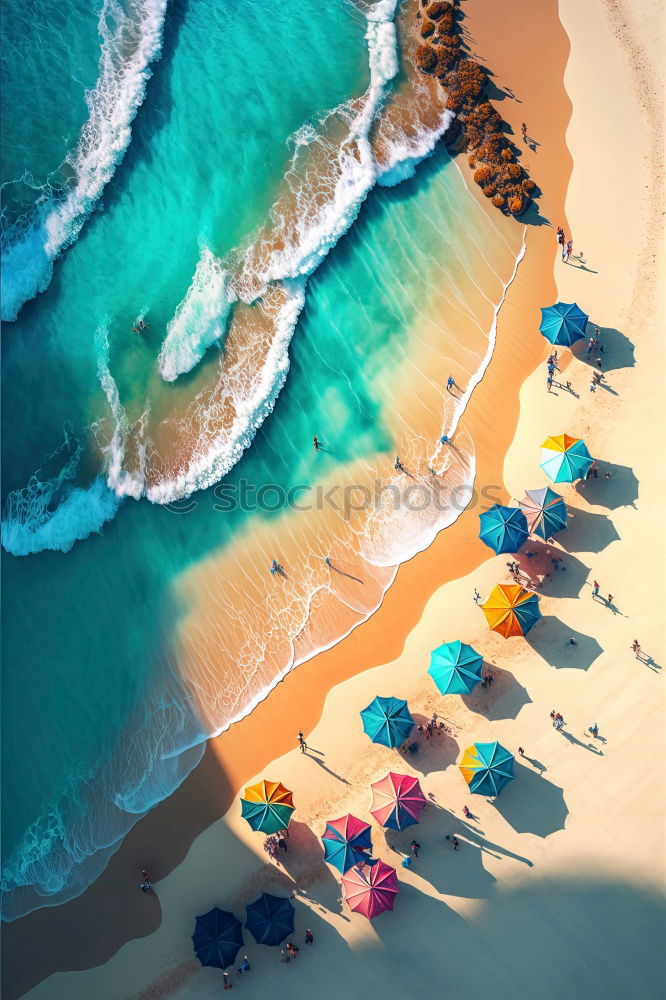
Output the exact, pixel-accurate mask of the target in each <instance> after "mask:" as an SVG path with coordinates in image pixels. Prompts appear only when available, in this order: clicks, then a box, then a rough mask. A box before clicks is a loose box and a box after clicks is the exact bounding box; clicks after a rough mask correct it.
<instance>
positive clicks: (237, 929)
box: [192, 906, 243, 969]
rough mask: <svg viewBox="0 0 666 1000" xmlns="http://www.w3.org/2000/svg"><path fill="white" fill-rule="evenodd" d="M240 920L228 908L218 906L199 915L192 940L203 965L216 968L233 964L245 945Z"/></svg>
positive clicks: (223, 967) (224, 967)
mask: <svg viewBox="0 0 666 1000" xmlns="http://www.w3.org/2000/svg"><path fill="white" fill-rule="evenodd" d="M241 928H242V925H241V922H240V920H237V919H236V917H235V916H234V915H233V913H229V912H228V911H227V910H219V909H218V908H217V906H215V907H213V909H212V910H209V911H208V913H204V914H203V916H201V917H197V919H196V925H195V928H194V934H193V935H192V941H193V943H194V953H195V955H196V956H197V958H198V959H199V961H200V962H201V964H202V965H213V966H215V968H216V969H226V967H227V966H228V965H231V963H232V962H233V960H234V959H235V958H236V955H237V954H238V949H239V948H241V947H242V945H243V931H242V929H241Z"/></svg>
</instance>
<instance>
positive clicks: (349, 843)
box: [321, 813, 372, 875]
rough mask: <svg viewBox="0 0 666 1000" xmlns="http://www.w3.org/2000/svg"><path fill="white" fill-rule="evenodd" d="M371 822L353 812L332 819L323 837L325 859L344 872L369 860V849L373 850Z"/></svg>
mask: <svg viewBox="0 0 666 1000" xmlns="http://www.w3.org/2000/svg"><path fill="white" fill-rule="evenodd" d="M370 832H371V831H370V824H369V823H364V822H363V820H361V819H357V818H356V816H352V815H351V813H347V815H346V816H342V817H341V818H340V819H331V820H329V821H328V823H327V824H326V830H325V831H324V835H323V837H322V838H321V839H322V843H323V845H324V861H327V862H328V863H329V865H333V867H334V868H337V869H338V871H339V872H342V874H343V875H344V873H345V872H346V871H349V869H350V868H353V867H354V865H357V864H359V863H361V862H363V861H367V859H368V855H367V853H366V852H367V851H371V850H372V843H371V842H370Z"/></svg>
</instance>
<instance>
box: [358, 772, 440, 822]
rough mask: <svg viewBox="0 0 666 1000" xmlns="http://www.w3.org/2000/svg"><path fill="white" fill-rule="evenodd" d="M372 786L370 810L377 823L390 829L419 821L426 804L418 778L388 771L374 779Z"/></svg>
mask: <svg viewBox="0 0 666 1000" xmlns="http://www.w3.org/2000/svg"><path fill="white" fill-rule="evenodd" d="M370 787H371V788H372V807H371V809H370V812H371V813H372V815H373V816H374V817H375V819H376V820H377V822H378V823H381V824H382V826H386V827H388V828H389V829H390V830H404V829H405V827H408V826H412V824H413V823H418V822H419V816H420V815H421V812H422V811H423V809H424V808H425V806H426V798H425V795H424V794H423V792H422V791H421V786H420V785H419V781H418V778H414V777H413V776H412V775H411V774H395V772H394V771H389V773H388V774H387V775H386V777H385V778H382V779H381V780H380V781H375V782H374V784H372V785H371V786H370Z"/></svg>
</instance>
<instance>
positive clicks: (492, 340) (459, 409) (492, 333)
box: [431, 226, 527, 464]
mask: <svg viewBox="0 0 666 1000" xmlns="http://www.w3.org/2000/svg"><path fill="white" fill-rule="evenodd" d="M526 234H527V226H524V227H523V245H522V246H521V248H520V252H519V254H518V256H517V257H516V262H515V264H514V266H513V273H512V274H511V277H510V278H509V280H508V281H507V283H506V285H505V286H504V292H503V293H502V298H501V299H500V301H499V302H498V303H497V305H496V306H495V312H494V315H493V322H492V324H491V327H490V330H489V336H488V349H487V351H486V353H485V356H484V358H483V361H482V362H481V365H480V367H479V369H478V371H477V373H476V375H474V376H473V377H472V379H471V381H470V382H469V383H468V385H467V388H466V389H465V391H464V393H463V394H462V396H461V397H460V400H459V402H458V405H457V406H456V409H455V412H454V416H453V420H452V421H451V426H450V428H449V430H448V431H447V430H443V431H442V433H444V434H448V436H449V437H453V435H454V434H455V432H456V430H457V429H458V424H459V423H460V418H461V417H462V415H463V413H464V412H465V409H466V407H467V404H468V402H469V400H470V397H471V395H472V393H473V391H474V389H475V388H476V386H477V385H478V384H479V382H480V381H481V379H482V378H483V376H484V375H485V374H486V370H487V368H488V365H489V364H490V361H491V358H492V356H493V353H494V351H495V344H496V342H497V319H498V316H499V312H500V309H501V308H502V306H503V305H504V300H505V299H506V295H507V292H508V290H509V288H510V287H511V285H512V284H513V281H514V279H515V277H516V275H517V274H518V267H519V265H520V262H521V261H522V259H523V257H524V256H525V251H526V250H527V242H526V239H525V236H526ZM443 447H444V445H441V444H440V445H439V446H438V447H437V449H436V451H435V454H434V455H432V456H431V463H432V464H434V462H435V459H437V458H438V457H439V455H440V453H441V451H442V448H443Z"/></svg>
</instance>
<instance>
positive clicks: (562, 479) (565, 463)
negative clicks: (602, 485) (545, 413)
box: [540, 434, 594, 483]
mask: <svg viewBox="0 0 666 1000" xmlns="http://www.w3.org/2000/svg"><path fill="white" fill-rule="evenodd" d="M593 462H594V459H593V458H592V456H591V455H590V453H589V451H588V450H587V447H586V445H585V442H584V441H583V440H582V438H574V437H569V435H568V434H556V435H555V436H554V437H549V438H546V440H545V441H544V443H543V444H542V445H541V464H540V468H542V469H543V471H544V472H545V473H546V475H547V476H548V478H549V479H551V480H552V481H553V482H554V483H573V482H574V480H576V479H584V478H585V476H586V475H587V473H588V470H589V468H590V466H591V465H592V463H593Z"/></svg>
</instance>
